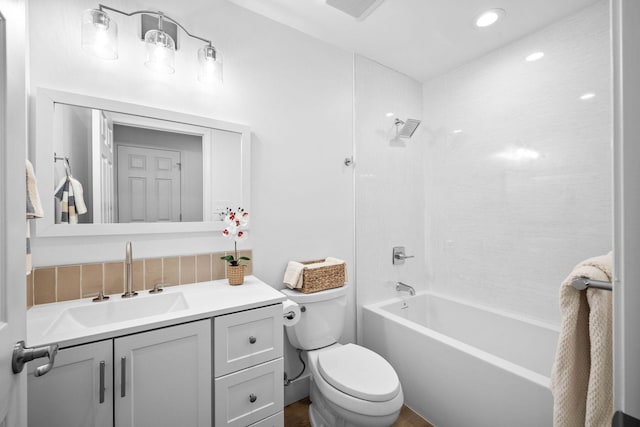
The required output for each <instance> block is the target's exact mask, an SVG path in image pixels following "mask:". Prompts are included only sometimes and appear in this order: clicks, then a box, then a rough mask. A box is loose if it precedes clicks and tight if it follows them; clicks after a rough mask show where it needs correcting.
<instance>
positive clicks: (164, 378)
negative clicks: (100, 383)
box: [113, 319, 212, 427]
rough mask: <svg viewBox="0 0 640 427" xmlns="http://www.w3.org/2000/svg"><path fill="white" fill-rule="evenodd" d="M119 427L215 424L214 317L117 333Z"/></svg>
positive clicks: (116, 377)
mask: <svg viewBox="0 0 640 427" xmlns="http://www.w3.org/2000/svg"><path fill="white" fill-rule="evenodd" d="M113 355H114V358H113V359H114V360H113V361H114V370H115V371H114V399H115V403H114V406H115V425H116V426H117V427H157V426H181V427H211V418H212V417H211V411H212V409H211V408H212V400H211V399H212V396H211V387H212V369H211V365H212V359H211V320H210V319H206V320H200V321H198V322H193V323H186V324H184V325H178V326H172V327H168V328H164V329H157V330H155V331H150V332H144V333H140V334H135V335H129V336H127V337H122V338H116V339H115V340H114V344H113Z"/></svg>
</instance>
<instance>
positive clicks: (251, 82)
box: [29, 0, 355, 370]
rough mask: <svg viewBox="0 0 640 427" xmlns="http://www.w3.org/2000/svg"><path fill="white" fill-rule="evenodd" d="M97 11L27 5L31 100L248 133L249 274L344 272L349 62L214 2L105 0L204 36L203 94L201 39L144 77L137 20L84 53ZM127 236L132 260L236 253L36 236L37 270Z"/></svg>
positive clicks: (125, 21)
mask: <svg viewBox="0 0 640 427" xmlns="http://www.w3.org/2000/svg"><path fill="white" fill-rule="evenodd" d="M97 4H98V3H97V2H95V1H89V0H79V1H73V2H71V1H67V2H59V1H56V2H52V1H48V0H34V1H31V2H30V4H29V9H30V10H29V20H30V28H31V32H30V35H29V36H30V43H31V50H30V61H31V63H30V66H31V70H30V71H31V79H30V87H31V92H32V94H33V93H34V90H35V89H36V88H37V87H39V86H43V87H49V88H53V89H58V90H64V91H69V92H78V93H83V94H87V95H91V96H98V97H105V98H111V99H117V100H119V101H125V102H132V103H138V104H144V105H150V106H153V107H157V108H164V109H168V110H175V111H180V112H184V113H189V114H195V115H200V116H206V117H212V118H216V119H220V120H226V121H231V122H238V123H244V124H247V125H249V126H251V129H252V159H251V162H252V166H251V173H252V179H251V183H252V188H251V195H252V200H251V208H252V209H251V214H252V223H251V232H250V236H249V239H248V240H247V241H246V242H244V243H243V244H242V247H243V248H251V249H253V258H254V259H253V266H254V272H255V274H256V275H257V276H258V277H260V278H261V279H262V280H264V281H266V282H267V283H269V284H271V285H273V286H275V287H281V283H282V277H283V274H284V269H285V267H286V263H287V261H288V260H292V259H293V260H311V259H318V258H321V257H325V256H334V257H339V258H343V259H345V260H346V261H347V263H348V266H349V268H351V269H352V268H353V265H354V264H353V261H354V258H353V252H354V242H353V188H352V182H353V178H352V174H353V170H352V169H351V168H347V167H345V166H344V165H343V159H344V158H345V157H348V156H350V155H351V154H352V105H353V103H352V96H353V55H352V54H350V53H348V52H345V51H342V50H340V49H338V48H336V47H333V46H329V45H327V44H325V43H322V42H319V41H317V40H315V39H313V38H311V37H308V36H305V35H303V34H302V33H299V32H297V31H295V30H292V29H290V28H288V27H285V26H282V25H280V24H277V23H275V22H273V21H270V20H268V19H266V18H264V17H261V16H259V15H256V14H253V13H251V12H248V11H246V10H244V9H241V8H239V7H237V6H234V5H231V4H229V3H228V2H226V1H223V0H211V1H208V2H206V3H205V2H198V3H197V5H200V6H199V7H196V6H195V5H196V3H195V2H193V3H189V2H186V3H185V2H176V1H172V0H154V1H153V2H151V3H148V2H143V1H124V0H113V1H111V2H109V6H111V7H115V8H119V9H123V10H126V11H132V10H137V9H146V8H154V9H157V10H162V11H163V12H164V13H166V14H167V15H169V16H171V17H173V18H175V19H177V20H178V21H179V22H180V23H181V24H183V25H184V26H185V27H186V28H188V29H189V31H190V32H192V33H194V34H197V35H201V36H204V37H208V38H209V37H210V38H211V39H212V40H213V41H214V44H215V45H216V47H218V48H219V49H220V50H221V51H222V53H223V55H224V67H225V69H224V76H225V80H224V87H223V88H222V89H218V90H213V89H207V88H204V87H203V86H201V85H200V84H199V83H198V81H197V79H196V69H195V62H196V61H195V59H196V50H197V48H199V47H200V45H201V43H199V42H195V41H194V40H191V39H187V38H186V37H181V43H182V48H181V50H180V51H178V52H177V53H176V65H177V67H176V73H175V74H173V75H170V76H162V77H159V76H153V75H152V74H151V73H150V72H149V71H148V70H147V69H146V68H145V67H144V65H143V61H144V58H143V51H144V46H143V43H142V42H140V41H139V40H137V39H136V34H137V32H138V29H137V28H136V24H137V23H138V22H139V21H138V20H137V19H136V18H126V17H123V16H119V15H115V14H114V15H112V16H113V18H114V19H115V20H116V21H117V22H118V25H119V28H118V34H119V38H120V41H119V47H120V59H119V60H118V61H111V62H110V61H102V60H99V59H95V58H92V57H89V56H86V55H85V54H84V53H83V52H82V51H81V49H80V39H79V37H80V25H79V24H80V14H81V12H82V11H83V10H84V9H87V8H95V7H97ZM203 4H206V6H202V5H203ZM52 23H55V25H52ZM191 64H193V66H192V65H191ZM32 126H33V122H32ZM129 239H131V240H132V241H133V247H134V253H135V256H136V257H153V256H160V255H171V254H193V253H199V252H209V251H216V250H229V249H231V248H232V247H233V245H232V242H231V241H229V240H225V239H223V238H222V237H220V236H219V234H218V233H215V234H214V233H208V234H202V235H195V234H184V235H180V234H173V235H155V236H108V237H102V238H37V237H36V238H35V239H34V240H33V244H32V248H33V255H34V263H35V265H36V266H42V265H50V264H56V263H76V262H88V261H96V260H116V259H122V258H123V256H124V243H125V240H129ZM352 294H353V292H352ZM352 299H353V297H352ZM346 326H347V328H346V331H345V336H344V340H345V341H352V340H354V339H355V310H351V311H350V312H349V315H348V318H347V325H346ZM289 353H291V349H289ZM294 363H295V362H294ZM295 366H296V369H297V365H295ZM285 369H287V370H293V368H291V369H289V368H288V367H287V366H285Z"/></svg>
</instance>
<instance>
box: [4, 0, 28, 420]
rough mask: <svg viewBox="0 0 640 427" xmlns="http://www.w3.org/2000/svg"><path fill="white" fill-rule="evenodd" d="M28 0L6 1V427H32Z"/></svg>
mask: <svg viewBox="0 0 640 427" xmlns="http://www.w3.org/2000/svg"><path fill="white" fill-rule="evenodd" d="M25 36H26V14H25V2H24V0H11V1H8V0H0V100H1V101H0V242H2V244H1V245H0V426H1V427H5V426H11V427H26V425H27V422H26V404H27V398H26V370H24V371H23V372H22V373H21V374H17V375H16V374H13V372H12V370H11V355H12V351H13V346H14V344H15V343H16V342H17V341H19V340H24V339H25V337H26V297H25V294H26V292H25V269H26V263H25V251H24V249H25V232H26V223H25V210H24V209H25V208H24V207H25V187H24V185H25V184H24V183H25V181H24V179H25V169H24V157H25V151H26V150H25V147H26V140H27V122H26V120H27V115H26V111H27V98H26V79H25V76H26V74H25V46H26V43H25Z"/></svg>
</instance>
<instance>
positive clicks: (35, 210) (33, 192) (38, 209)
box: [25, 160, 44, 274]
mask: <svg viewBox="0 0 640 427" xmlns="http://www.w3.org/2000/svg"><path fill="white" fill-rule="evenodd" d="M25 167H26V172H27V220H29V219H35V218H42V217H43V215H44V214H43V212H42V203H40V195H39V194H38V185H37V182H36V176H35V174H34V172H33V165H32V164H31V162H30V161H29V160H25ZM32 265H33V264H32V261H31V229H30V224H29V221H27V274H31V270H32Z"/></svg>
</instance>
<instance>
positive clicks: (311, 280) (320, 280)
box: [297, 259, 347, 294]
mask: <svg viewBox="0 0 640 427" xmlns="http://www.w3.org/2000/svg"><path fill="white" fill-rule="evenodd" d="M318 262H324V260H323V259H319V260H315V261H302V262H301V264H305V265H308V264H315V263H318ZM346 281H347V274H346V264H345V263H342V264H336V265H327V266H325V267H318V268H305V269H304V270H303V272H302V287H301V288H297V290H298V291H300V292H302V293H305V294H310V293H312V292H318V291H323V290H325V289H331V288H339V287H340V286H342V285H344V283H345V282H346Z"/></svg>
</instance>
